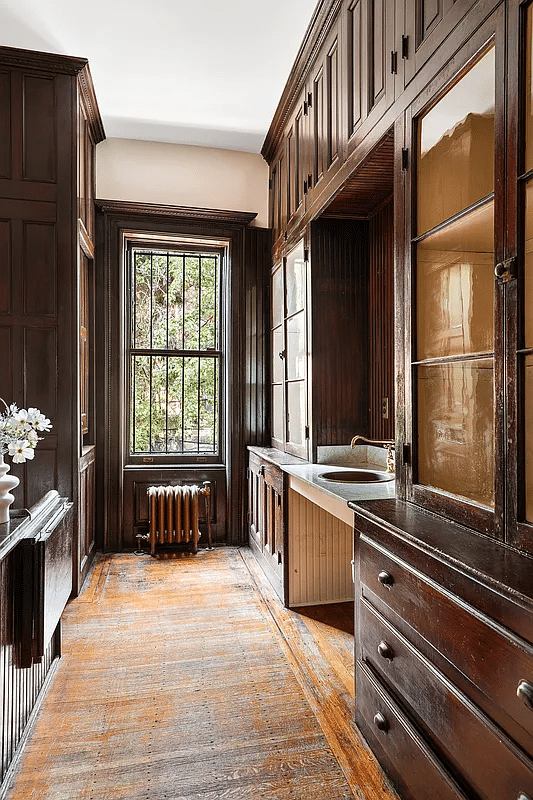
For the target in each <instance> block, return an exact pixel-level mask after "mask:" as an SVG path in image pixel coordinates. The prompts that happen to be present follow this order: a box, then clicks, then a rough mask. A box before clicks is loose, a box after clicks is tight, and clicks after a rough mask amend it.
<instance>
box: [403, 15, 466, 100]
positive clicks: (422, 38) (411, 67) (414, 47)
mask: <svg viewBox="0 0 533 800" xmlns="http://www.w3.org/2000/svg"><path fill="white" fill-rule="evenodd" d="M475 3H476V0H466V1H465V2H460V3H458V2H455V1H454V0H415V2H413V0H405V12H404V13H405V23H404V25H403V26H402V27H403V32H402V33H403V37H402V40H401V43H400V42H399V47H400V52H401V55H402V62H403V65H404V85H405V86H407V84H408V83H410V81H411V80H412V79H413V78H414V77H415V75H416V74H417V73H418V72H419V71H420V69H422V67H423V66H424V64H425V63H426V62H427V61H428V59H429V58H430V57H431V56H432V55H433V54H434V53H435V51H436V50H437V49H438V47H439V46H440V45H441V44H442V43H443V41H444V39H445V38H447V37H449V35H450V33H451V32H452V31H453V29H454V28H455V27H457V25H458V24H459V23H460V22H461V21H463V20H465V23H466V26H467V27H466V28H465V27H464V25H463V28H462V30H461V32H460V36H461V38H462V40H463V41H464V40H466V38H467V36H468V35H469V33H470V32H471V31H472V30H474V28H475V26H476V25H477V24H478V23H479V17H477V15H475V14H471V15H470V18H468V12H469V11H470V10H471V8H472V6H474V5H475ZM465 18H466V19H465Z"/></svg>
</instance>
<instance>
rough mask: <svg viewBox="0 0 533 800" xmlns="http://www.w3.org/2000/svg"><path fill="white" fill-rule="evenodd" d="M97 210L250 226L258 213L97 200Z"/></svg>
mask: <svg viewBox="0 0 533 800" xmlns="http://www.w3.org/2000/svg"><path fill="white" fill-rule="evenodd" d="M95 204H96V206H97V208H99V209H100V210H101V211H103V212H104V213H105V214H115V215H118V214H122V215H123V214H127V215H135V216H141V217H142V216H150V217H154V216H157V217H165V218H167V219H180V220H188V221H191V222H193V221H194V222H209V223H223V224H230V225H249V224H250V222H251V221H252V220H253V219H255V218H256V216H257V213H255V212H248V211H225V210H220V209H217V208H191V207H188V206H164V205H157V204H155V203H131V202H128V201H124V200H100V199H98V200H95Z"/></svg>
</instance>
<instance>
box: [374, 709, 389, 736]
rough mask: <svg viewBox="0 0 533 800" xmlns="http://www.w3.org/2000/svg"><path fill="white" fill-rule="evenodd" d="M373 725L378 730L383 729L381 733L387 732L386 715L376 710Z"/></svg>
mask: <svg viewBox="0 0 533 800" xmlns="http://www.w3.org/2000/svg"><path fill="white" fill-rule="evenodd" d="M374 725H375V726H376V728H377V729H378V730H379V731H383V733H387V731H388V730H389V723H388V721H387V717H386V716H385V715H384V714H382V713H381V711H378V713H377V714H374Z"/></svg>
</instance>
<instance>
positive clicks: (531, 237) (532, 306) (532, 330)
mask: <svg viewBox="0 0 533 800" xmlns="http://www.w3.org/2000/svg"><path fill="white" fill-rule="evenodd" d="M525 217H526V220H525V247H524V347H533V180H530V181H529V182H528V184H527V186H526V214H525Z"/></svg>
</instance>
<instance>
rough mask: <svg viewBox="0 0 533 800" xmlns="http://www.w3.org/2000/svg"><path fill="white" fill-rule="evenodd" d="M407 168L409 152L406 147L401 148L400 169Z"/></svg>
mask: <svg viewBox="0 0 533 800" xmlns="http://www.w3.org/2000/svg"><path fill="white" fill-rule="evenodd" d="M408 166H409V150H408V149H407V147H402V169H407V167H408Z"/></svg>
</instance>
